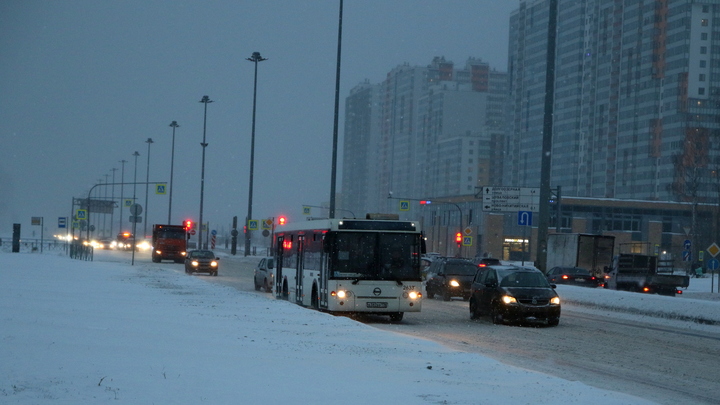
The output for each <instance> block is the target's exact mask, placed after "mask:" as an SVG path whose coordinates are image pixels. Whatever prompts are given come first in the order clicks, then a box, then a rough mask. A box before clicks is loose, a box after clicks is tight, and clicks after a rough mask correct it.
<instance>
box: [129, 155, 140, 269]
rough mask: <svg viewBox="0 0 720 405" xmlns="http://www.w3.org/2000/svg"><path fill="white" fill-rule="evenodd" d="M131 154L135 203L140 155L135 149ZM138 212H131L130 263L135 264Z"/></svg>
mask: <svg viewBox="0 0 720 405" xmlns="http://www.w3.org/2000/svg"><path fill="white" fill-rule="evenodd" d="M133 156H135V175H134V176H133V205H134V204H135V196H136V191H137V158H138V156H140V153H139V152H138V151H135V153H133ZM137 214H139V212H133V213H132V217H133V221H132V235H133V241H132V246H131V249H132V259H131V260H130V264H132V265H135V249H136V248H137V233H136V232H137V217H138V215H137Z"/></svg>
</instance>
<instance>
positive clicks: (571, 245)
mask: <svg viewBox="0 0 720 405" xmlns="http://www.w3.org/2000/svg"><path fill="white" fill-rule="evenodd" d="M614 249H615V237H614V236H612V235H593V234H585V233H551V234H549V235H548V240H547V261H546V262H545V268H546V269H552V268H553V267H580V268H583V269H586V270H587V271H589V272H590V274H592V275H593V276H595V277H597V278H603V277H605V273H606V272H607V269H609V268H611V267H612V263H613V254H614V253H613V252H614Z"/></svg>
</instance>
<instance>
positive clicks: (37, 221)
mask: <svg viewBox="0 0 720 405" xmlns="http://www.w3.org/2000/svg"><path fill="white" fill-rule="evenodd" d="M42 222H43V220H42V217H30V225H42Z"/></svg>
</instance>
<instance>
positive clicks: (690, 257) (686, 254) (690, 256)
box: [682, 250, 692, 262]
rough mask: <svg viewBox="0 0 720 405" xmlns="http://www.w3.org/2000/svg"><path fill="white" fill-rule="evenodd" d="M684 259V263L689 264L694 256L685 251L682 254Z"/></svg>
mask: <svg viewBox="0 0 720 405" xmlns="http://www.w3.org/2000/svg"><path fill="white" fill-rule="evenodd" d="M682 258H683V261H684V262H689V261H690V260H692V255H691V254H690V251H689V250H683V252H682Z"/></svg>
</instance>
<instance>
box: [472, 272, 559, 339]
mask: <svg viewBox="0 0 720 405" xmlns="http://www.w3.org/2000/svg"><path fill="white" fill-rule="evenodd" d="M483 315H489V316H490V318H491V319H492V322H493V323H495V324H501V323H505V322H510V321H526V322H541V321H542V322H547V324H548V325H549V326H556V325H558V324H559V323H560V298H559V297H558V295H557V293H556V292H555V285H554V284H550V283H548V281H547V279H546V278H545V275H544V274H543V273H542V272H541V271H539V270H535V269H528V268H522V267H516V266H487V267H485V268H483V269H480V270H478V272H477V276H476V277H475V279H474V280H473V283H472V296H471V297H470V317H471V318H472V319H477V318H479V317H480V316H483Z"/></svg>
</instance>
